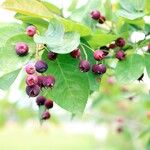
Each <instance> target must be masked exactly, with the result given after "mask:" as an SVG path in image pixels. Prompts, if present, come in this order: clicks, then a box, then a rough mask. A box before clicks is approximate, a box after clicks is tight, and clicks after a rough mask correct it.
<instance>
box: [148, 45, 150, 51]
mask: <svg viewBox="0 0 150 150" xmlns="http://www.w3.org/2000/svg"><path fill="white" fill-rule="evenodd" d="M148 52H150V44H149V45H148Z"/></svg>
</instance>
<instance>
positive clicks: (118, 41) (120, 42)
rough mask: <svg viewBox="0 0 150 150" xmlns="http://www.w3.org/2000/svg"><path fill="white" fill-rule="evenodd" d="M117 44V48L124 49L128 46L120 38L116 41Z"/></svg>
mask: <svg viewBox="0 0 150 150" xmlns="http://www.w3.org/2000/svg"><path fill="white" fill-rule="evenodd" d="M115 44H116V45H117V46H119V47H124V46H125V44H126V42H125V40H124V39H123V38H121V37H120V38H118V39H117V40H116V41H115Z"/></svg>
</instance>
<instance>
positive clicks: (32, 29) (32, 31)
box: [26, 26, 36, 37]
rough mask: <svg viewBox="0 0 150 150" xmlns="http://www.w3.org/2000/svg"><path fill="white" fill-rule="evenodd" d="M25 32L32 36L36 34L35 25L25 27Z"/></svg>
mask: <svg viewBox="0 0 150 150" xmlns="http://www.w3.org/2000/svg"><path fill="white" fill-rule="evenodd" d="M26 33H27V35H28V36H31V37H33V36H34V35H35V34H36V27H35V26H28V27H27V29H26Z"/></svg>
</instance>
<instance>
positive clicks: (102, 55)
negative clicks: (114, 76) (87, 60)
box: [94, 50, 105, 61]
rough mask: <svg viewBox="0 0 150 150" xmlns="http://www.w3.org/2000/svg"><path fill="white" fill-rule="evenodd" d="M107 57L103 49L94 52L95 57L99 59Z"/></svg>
mask: <svg viewBox="0 0 150 150" xmlns="http://www.w3.org/2000/svg"><path fill="white" fill-rule="evenodd" d="M104 57H105V54H104V52H103V51H102V50H96V51H95V52H94V59H95V60H97V61H100V60H102V59H103V58H104Z"/></svg>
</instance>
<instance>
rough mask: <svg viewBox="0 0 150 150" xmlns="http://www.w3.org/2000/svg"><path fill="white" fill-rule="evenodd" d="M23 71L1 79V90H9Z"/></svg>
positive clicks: (17, 71) (14, 72)
mask: <svg viewBox="0 0 150 150" xmlns="http://www.w3.org/2000/svg"><path fill="white" fill-rule="evenodd" d="M20 70H21V69H18V70H15V71H13V72H10V73H8V74H5V75H4V76H2V77H0V89H2V90H7V89H8V88H9V87H10V86H11V85H12V83H13V82H14V81H15V79H16V78H17V76H18V74H19V72H20Z"/></svg>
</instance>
